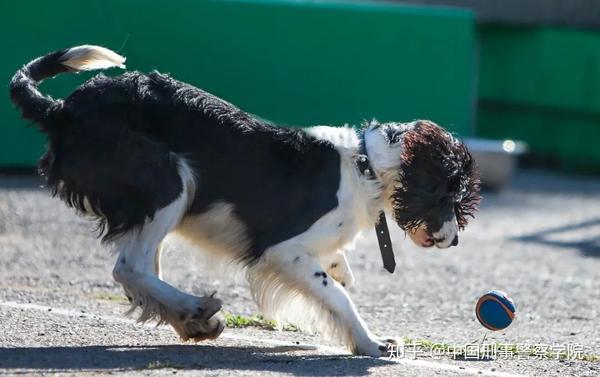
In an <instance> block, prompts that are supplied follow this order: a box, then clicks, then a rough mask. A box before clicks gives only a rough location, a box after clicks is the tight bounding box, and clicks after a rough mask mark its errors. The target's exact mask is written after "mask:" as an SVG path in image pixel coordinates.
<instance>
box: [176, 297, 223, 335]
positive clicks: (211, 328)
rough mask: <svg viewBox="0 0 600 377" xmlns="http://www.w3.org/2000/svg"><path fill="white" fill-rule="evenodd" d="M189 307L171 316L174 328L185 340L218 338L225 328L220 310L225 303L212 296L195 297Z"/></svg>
mask: <svg viewBox="0 0 600 377" xmlns="http://www.w3.org/2000/svg"><path fill="white" fill-rule="evenodd" d="M189 304H193V305H186V306H187V308H186V309H185V310H183V311H179V312H178V313H176V314H175V315H174V316H171V320H170V321H169V322H170V324H171V326H173V329H175V331H176V332H177V334H179V336H180V337H181V339H183V340H184V341H186V340H188V339H192V340H194V341H196V342H198V341H201V340H205V339H216V338H217V337H218V336H219V335H221V332H223V329H224V328H225V318H224V317H223V315H222V314H221V313H219V311H220V310H221V306H222V305H223V303H222V301H221V300H219V299H218V298H215V297H211V296H203V297H194V300H193V301H192V302H190V303H189Z"/></svg>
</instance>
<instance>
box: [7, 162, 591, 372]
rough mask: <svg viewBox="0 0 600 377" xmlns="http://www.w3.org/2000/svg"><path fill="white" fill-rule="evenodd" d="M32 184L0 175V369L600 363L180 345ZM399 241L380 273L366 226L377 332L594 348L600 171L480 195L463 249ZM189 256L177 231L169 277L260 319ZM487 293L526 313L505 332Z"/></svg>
mask: <svg viewBox="0 0 600 377" xmlns="http://www.w3.org/2000/svg"><path fill="white" fill-rule="evenodd" d="M39 184H40V183H39V181H38V180H37V179H36V178H33V177H9V176H0V261H1V263H0V375H17V374H18V375H23V374H24V375H39V374H44V375H55V374H58V375H82V374H85V375H105V374H123V375H167V374H168V375H172V374H178V375H179V374H194V375H211V376H214V375H235V376H241V375H244V376H245V375H281V374H289V375H300V376H304V375H311V376H314V375H317V376H319V375H323V376H326V375H327V376H328V375H367V374H372V375H384V376H387V375H389V376H396V375H406V376H427V375H442V376H454V375H498V376H502V375H511V374H523V375H537V376H566V375H573V376H598V375H600V363H599V362H589V361H581V360H566V361H565V360H563V361H558V360H554V359H548V358H546V359H535V358H534V357H533V356H528V357H521V358H517V357H516V356H511V357H499V358H498V359H496V360H464V359H462V360H460V359H459V360H453V359H452V358H450V357H447V356H443V357H437V356H436V357H432V356H431V355H428V354H425V353H424V354H419V355H418V357H417V360H416V361H413V360H411V359H412V355H406V356H410V357H406V358H402V359H399V360H392V361H389V360H385V359H371V358H365V357H353V356H349V355H348V354H346V353H345V352H344V351H343V350H342V349H341V348H340V346H339V345H335V344H329V343H327V342H324V341H322V340H321V339H320V338H319V337H318V336H315V335H311V334H305V333H298V332H289V331H269V330H262V329H259V328H253V327H248V328H242V329H226V330H225V332H224V334H223V336H222V337H221V338H219V339H218V340H216V341H211V342H206V343H200V344H192V343H181V342H180V341H179V340H178V338H177V337H176V336H175V335H174V333H173V332H172V331H171V330H170V329H168V328H166V327H161V328H154V327H149V326H142V325H136V324H134V323H133V322H131V321H129V320H123V319H122V318H123V317H122V316H121V314H122V313H123V311H124V310H125V308H126V305H125V304H126V301H125V300H124V297H123V295H122V294H121V290H120V288H119V287H118V286H117V285H116V284H115V283H114V282H113V281H112V279H111V268H112V262H113V259H114V258H113V257H112V256H111V255H110V254H109V253H108V252H107V250H106V249H104V248H103V247H102V246H100V244H99V242H98V241H97V240H96V239H95V238H94V236H93V233H92V232H91V229H92V228H93V226H92V225H91V224H90V223H88V222H87V221H85V220H83V219H80V218H78V217H76V216H75V215H74V214H73V212H72V211H71V210H70V209H68V208H66V207H65V206H64V205H63V204H62V203H60V202H59V201H58V200H57V199H52V198H50V196H49V195H48V194H47V193H46V192H45V190H44V189H41V188H39ZM393 239H394V240H395V248H396V255H397V260H398V263H399V266H398V268H397V270H396V273H395V274H394V275H389V274H388V273H386V272H385V271H384V270H383V268H382V267H381V261H380V257H379V251H378V249H377V248H376V243H375V239H374V237H373V234H372V233H369V234H367V235H366V236H365V237H364V239H362V240H361V241H360V243H359V247H358V249H357V250H356V252H355V253H354V254H353V255H351V256H350V259H351V264H352V266H353V269H354V272H355V274H356V277H357V284H356V286H355V287H353V288H351V289H350V291H351V296H352V297H353V299H354V301H355V303H356V304H357V306H358V309H359V311H360V312H361V314H362V315H363V317H364V319H365V320H366V322H367V323H368V324H369V325H370V327H371V328H372V330H373V331H374V332H375V333H377V334H380V335H386V336H387V335H391V336H405V337H411V338H414V339H419V340H430V341H432V342H443V343H445V344H457V345H464V344H467V343H470V342H473V341H479V340H481V339H482V337H483V335H484V334H485V333H488V336H487V339H486V340H485V343H492V342H500V343H507V344H513V345H523V347H524V346H526V345H540V344H542V345H548V346H552V347H554V348H555V349H558V348H559V347H583V348H584V351H585V353H587V354H595V355H600V324H599V323H598V319H599V313H600V276H599V273H600V180H598V179H589V178H587V179H584V178H572V177H570V178H568V177H563V176H559V175H555V174H551V173H544V172H536V171H524V172H521V173H520V174H519V175H518V176H517V178H516V180H515V182H514V183H513V185H512V186H511V188H510V189H509V190H507V191H505V192H502V193H498V194H494V193H486V195H485V198H484V202H483V206H482V209H481V212H480V214H479V216H478V218H477V219H476V220H474V221H473V223H472V225H471V226H469V228H468V229H467V231H466V232H464V233H463V234H462V238H461V242H460V245H459V246H458V247H456V248H452V249H450V250H447V251H437V250H422V249H418V248H416V247H414V246H413V245H411V244H410V241H408V240H404V235H403V234H402V233H401V232H399V231H396V230H395V231H394V234H393ZM193 253H194V252H193V250H192V249H191V248H190V247H189V246H186V245H183V244H181V243H179V242H177V240H175V242H174V246H173V247H171V248H170V249H169V250H168V252H167V253H166V255H165V258H164V265H165V278H166V279H167V280H168V281H170V282H172V283H174V284H175V285H177V286H179V287H181V288H183V289H185V290H187V291H189V292H195V293H201V292H204V291H208V290H213V289H217V290H218V292H219V296H220V297H222V298H223V300H224V302H225V305H224V306H225V309H226V310H228V311H230V312H233V313H238V314H247V315H248V314H254V313H256V307H255V306H254V304H253V303H252V301H251V299H250V297H249V294H248V291H247V289H246V287H245V284H244V283H243V281H242V282H235V283H234V282H231V280H230V279H228V278H223V277H210V276H209V275H208V273H207V271H206V270H205V268H204V266H202V265H201V264H198V263H191V261H193ZM490 289H501V290H504V291H506V292H508V293H509V294H510V296H511V297H512V298H513V299H514V301H515V302H516V305H517V310H518V313H517V319H516V321H515V323H513V325H512V326H511V327H509V328H508V329H506V330H505V331H501V332H498V333H490V332H489V331H487V330H484V329H483V327H481V326H480V325H479V324H478V323H477V320H476V318H475V315H474V311H473V309H474V305H475V302H476V300H477V298H478V297H479V296H480V295H481V294H482V293H484V292H485V291H487V290H490ZM298 343H300V344H298ZM305 344H312V345H315V344H316V345H319V347H306V346H304V345H305ZM324 345H325V346H324ZM327 345H328V346H327ZM332 346H333V347H332ZM334 347H337V348H334ZM575 349H579V348H575Z"/></svg>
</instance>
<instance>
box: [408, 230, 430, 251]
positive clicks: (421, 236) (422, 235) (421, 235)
mask: <svg viewBox="0 0 600 377" xmlns="http://www.w3.org/2000/svg"><path fill="white" fill-rule="evenodd" d="M406 233H407V234H408V236H409V237H410V239H411V240H412V241H413V242H414V243H415V244H416V245H417V246H421V247H432V246H434V245H435V239H434V238H433V236H432V235H431V234H429V232H428V231H427V229H425V228H424V227H419V228H418V229H416V230H414V231H407V232H406Z"/></svg>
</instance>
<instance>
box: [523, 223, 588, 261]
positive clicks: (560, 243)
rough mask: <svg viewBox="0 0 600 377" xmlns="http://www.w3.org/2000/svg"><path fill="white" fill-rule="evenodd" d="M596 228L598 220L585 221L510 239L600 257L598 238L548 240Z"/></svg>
mask: <svg viewBox="0 0 600 377" xmlns="http://www.w3.org/2000/svg"><path fill="white" fill-rule="evenodd" d="M597 226H600V218H595V219H591V220H586V221H582V222H580V223H576V224H567V225H563V226H557V227H552V228H546V229H543V230H540V231H537V232H535V233H531V234H527V235H524V236H520V237H514V238H512V240H515V241H521V242H529V243H537V244H542V245H547V246H552V247H563V248H570V249H576V250H577V251H579V252H580V253H581V254H582V255H585V256H588V257H600V236H592V237H586V238H582V239H576V240H573V239H569V240H555V239H550V238H548V237H551V236H556V235H560V234H564V233H567V232H572V231H578V230H585V229H586V228H592V227H597Z"/></svg>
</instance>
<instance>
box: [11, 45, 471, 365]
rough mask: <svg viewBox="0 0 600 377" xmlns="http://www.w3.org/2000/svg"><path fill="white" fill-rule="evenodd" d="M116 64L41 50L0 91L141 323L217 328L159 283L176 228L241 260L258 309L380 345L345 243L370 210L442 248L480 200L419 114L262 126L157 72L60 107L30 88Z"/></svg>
mask: <svg viewBox="0 0 600 377" xmlns="http://www.w3.org/2000/svg"><path fill="white" fill-rule="evenodd" d="M124 62H125V58H123V57H121V56H119V55H117V54H116V53H114V52H112V51H110V50H107V49H105V48H102V47H97V46H89V45H85V46H79V47H74V48H70V49H67V50H63V51H58V52H54V53H51V54H49V55H46V56H43V57H41V58H38V59H35V60H33V61H32V62H30V63H28V64H27V65H25V66H24V67H23V68H21V69H20V70H19V71H17V73H16V74H15V76H14V77H13V79H12V81H11V84H10V92H11V98H12V100H13V101H14V103H15V104H16V105H17V106H18V107H19V109H20V110H21V112H22V114H23V117H24V118H25V119H28V120H31V121H33V122H34V123H36V124H37V125H38V126H39V127H40V128H41V130H42V131H43V132H45V133H46V134H47V135H48V139H49V147H48V151H47V153H46V154H45V155H44V157H43V158H42V159H41V160H40V166H39V169H40V172H41V174H42V175H44V176H45V177H46V179H47V185H48V186H49V187H50V188H51V190H52V192H53V193H54V194H55V195H58V196H59V197H60V198H61V199H63V200H64V201H65V202H66V203H67V204H68V205H70V206H72V207H74V208H76V209H77V210H78V211H79V212H80V213H83V214H86V215H89V216H93V217H94V218H96V219H97V220H98V222H99V224H100V229H101V234H102V235H103V241H106V242H108V241H110V242H113V243H114V245H115V246H116V250H117V251H118V253H119V255H118V259H117V262H116V265H115V268H114V272H113V274H114V278H115V279H116V280H117V281H118V282H119V283H121V284H122V285H123V287H124V289H125V292H126V294H127V296H128V297H129V299H130V301H131V303H132V310H133V309H135V308H136V307H140V308H141V316H140V319H141V320H149V319H156V320H158V321H159V322H166V323H169V324H170V325H171V326H173V328H174V329H175V331H177V333H178V334H179V335H180V336H181V338H183V339H184V340H187V339H194V340H203V339H214V338H216V337H218V336H219V334H220V333H221V332H222V331H223V327H224V321H223V319H222V315H220V314H219V311H220V309H221V304H222V302H221V300H219V299H218V298H216V297H213V295H210V296H208V295H207V296H203V297H195V296H192V295H189V294H186V293H184V292H181V291H179V290H178V289H177V288H175V287H173V286H171V285H169V284H167V283H166V282H164V281H163V280H161V274H160V251H161V242H162V241H163V239H164V238H165V236H167V234H169V233H171V232H176V233H178V234H180V235H182V236H183V237H185V238H187V239H188V240H190V241H192V242H193V243H194V244H196V245H198V246H199V247H200V248H201V249H202V251H203V252H205V253H209V254H211V255H213V256H216V257H218V260H219V261H221V263H231V262H235V263H239V264H240V265H241V266H243V267H244V268H245V270H246V276H247V278H248V281H249V283H250V287H251V290H252V295H253V297H254V299H255V300H256V302H257V303H258V305H259V307H260V309H261V310H262V311H263V312H264V313H265V314H266V315H267V316H270V317H272V318H275V319H280V320H281V319H283V318H285V319H286V320H289V321H291V322H293V323H298V324H300V325H304V326H305V327H311V328H313V329H316V330H319V331H321V332H324V333H326V334H329V335H334V336H337V337H338V339H340V340H341V341H343V342H344V343H345V344H346V345H347V346H348V347H349V348H350V349H351V351H352V352H354V353H356V354H362V355H371V356H381V355H383V354H385V353H386V349H387V343H389V342H393V340H392V339H387V338H379V337H376V336H375V335H373V334H372V333H371V332H370V331H369V330H368V328H367V326H366V325H365V323H364V322H363V320H362V319H361V318H360V316H359V314H358V313H357V311H356V308H355V306H354V305H353V303H352V301H351V300H350V297H349V296H348V293H347V292H346V289H345V287H348V286H349V285H350V284H352V283H353V281H354V277H353V275H352V272H351V270H350V266H349V265H348V261H347V259H346V256H345V251H347V250H348V249H349V248H351V247H352V243H353V240H354V239H355V238H356V236H357V234H358V233H359V232H360V231H361V230H364V229H369V228H372V227H373V226H374V224H375V222H376V221H377V219H378V215H379V213H380V211H385V212H386V213H388V214H389V215H390V216H393V218H394V219H395V220H396V222H397V223H398V225H399V226H400V227H401V228H402V229H404V230H405V231H406V232H407V233H408V234H409V236H410V237H411V238H412V240H413V241H414V242H415V243H416V244H418V245H421V246H424V247H430V246H434V245H435V246H437V247H439V248H446V247H449V246H452V245H456V244H457V243H458V233H459V229H462V228H464V227H465V225H466V224H467V218H468V217H469V216H472V215H473V212H474V211H475V210H476V208H477V204H478V202H479V194H478V192H479V179H478V174H477V171H476V168H475V166H474V163H473V161H472V159H471V156H470V154H469V152H468V151H467V149H466V148H465V146H464V145H463V144H462V143H461V142H460V141H458V140H457V139H455V138H454V137H453V136H452V135H450V134H449V133H448V132H446V131H445V130H443V129H442V128H440V127H439V126H437V125H435V124H434V123H432V122H430V121H414V122H410V123H382V124H380V123H377V122H375V121H373V122H371V123H368V124H365V125H364V127H363V128H362V130H360V131H358V132H357V131H355V130H353V129H352V128H348V127H342V128H333V127H325V126H319V127H312V128H306V129H290V128H282V127H276V126H273V125H271V124H268V123H266V122H264V121H261V120H258V119H256V118H255V117H253V116H251V115H249V114H247V113H245V112H243V111H241V110H240V109H238V108H236V107H235V106H233V105H231V104H229V103H227V102H225V101H223V100H221V99H219V98H217V97H215V96H213V95H211V94H209V93H206V92H204V91H202V90H200V89H197V88H195V87H193V86H191V85H188V84H185V83H182V82H179V81H176V80H174V79H172V78H170V77H169V76H166V75H163V74H160V73H157V72H152V73H150V74H143V73H139V72H127V73H125V74H123V75H121V76H118V77H106V76H103V75H98V76H96V77H94V78H92V79H90V80H89V81H87V82H86V83H85V84H83V85H81V86H80V87H79V88H77V89H76V90H75V91H74V92H73V93H72V94H71V95H70V96H69V97H68V98H66V99H64V100H62V99H53V98H51V97H49V96H46V95H43V94H42V93H40V92H39V91H38V89H37V85H38V84H39V82H41V81H42V80H43V79H46V78H49V77H52V76H55V75H57V74H59V73H61V72H79V71H84V70H92V69H103V68H109V67H121V68H124V65H123V63H124ZM365 157H366V158H368V163H369V169H360V168H359V165H358V162H357V161H359V160H360V161H362V162H363V163H364V161H365ZM215 263H216V262H215Z"/></svg>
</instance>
